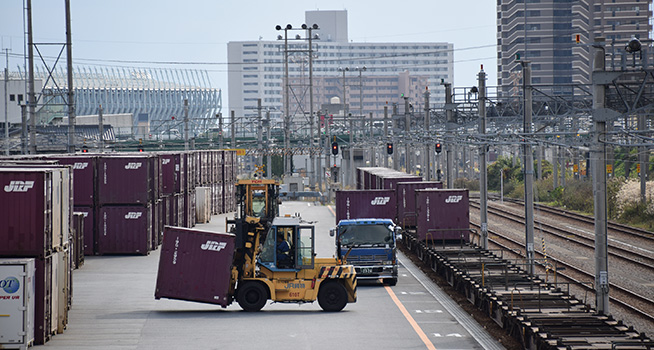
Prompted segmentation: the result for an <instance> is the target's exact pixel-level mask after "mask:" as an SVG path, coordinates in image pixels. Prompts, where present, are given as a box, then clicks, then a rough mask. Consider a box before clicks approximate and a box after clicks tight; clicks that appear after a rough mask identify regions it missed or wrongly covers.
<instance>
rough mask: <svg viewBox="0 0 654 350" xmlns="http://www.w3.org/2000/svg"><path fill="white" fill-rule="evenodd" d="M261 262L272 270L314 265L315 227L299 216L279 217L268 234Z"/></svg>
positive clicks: (262, 250)
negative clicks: (305, 222)
mask: <svg viewBox="0 0 654 350" xmlns="http://www.w3.org/2000/svg"><path fill="white" fill-rule="evenodd" d="M258 260H259V263H260V264H261V265H263V266H265V267H267V268H269V269H271V270H302V269H312V268H313V266H314V228H313V226H301V225H300V218H298V217H278V218H275V219H274V220H273V223H272V225H271V227H270V230H268V233H267V234H266V239H265V241H264V243H263V247H262V249H261V254H259V259H258Z"/></svg>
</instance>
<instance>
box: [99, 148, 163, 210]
mask: <svg viewBox="0 0 654 350" xmlns="http://www.w3.org/2000/svg"><path fill="white" fill-rule="evenodd" d="M149 157H150V156H147V155H142V156H137V155H129V156H116V155H111V156H110V155H106V156H105V155H103V156H101V157H100V158H99V160H98V197H99V199H98V203H99V205H105V204H124V205H133V204H141V205H145V204H147V203H148V202H149V201H150V199H151V197H150V191H151V182H152V173H151V171H150V164H151V163H150V160H149V159H148V158H149Z"/></svg>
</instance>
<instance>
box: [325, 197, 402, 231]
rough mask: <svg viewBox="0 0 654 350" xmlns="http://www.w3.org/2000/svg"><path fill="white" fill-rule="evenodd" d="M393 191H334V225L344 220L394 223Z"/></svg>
mask: <svg viewBox="0 0 654 350" xmlns="http://www.w3.org/2000/svg"><path fill="white" fill-rule="evenodd" d="M395 198H396V197H395V191H393V190H350V191H336V223H338V222H339V221H341V220H345V219H391V220H393V221H395V213H396V209H395Z"/></svg>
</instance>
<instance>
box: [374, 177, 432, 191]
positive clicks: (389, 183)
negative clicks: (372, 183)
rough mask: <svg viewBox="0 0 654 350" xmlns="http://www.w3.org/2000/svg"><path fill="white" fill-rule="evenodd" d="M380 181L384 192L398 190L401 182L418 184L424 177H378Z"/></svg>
mask: <svg viewBox="0 0 654 350" xmlns="http://www.w3.org/2000/svg"><path fill="white" fill-rule="evenodd" d="M378 179H379V180H378V181H380V186H381V187H380V189H382V190H394V189H396V188H397V184H398V183H399V182H416V181H422V177H420V176H415V175H402V176H397V175H390V176H384V175H381V176H378Z"/></svg>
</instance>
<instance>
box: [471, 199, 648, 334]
mask: <svg viewBox="0 0 654 350" xmlns="http://www.w3.org/2000/svg"><path fill="white" fill-rule="evenodd" d="M471 206H473V207H475V208H477V209H479V206H478V204H475V203H471ZM553 213H557V212H553ZM489 214H490V215H497V216H501V217H503V218H505V219H507V220H510V221H511V222H514V223H517V224H522V225H524V219H522V218H521V217H520V216H519V215H518V214H515V213H512V212H509V211H506V210H500V209H497V208H490V207H489ZM471 224H472V225H473V226H476V227H479V223H475V222H471ZM541 224H542V226H540V225H541ZM538 225H539V228H540V229H541V232H543V233H544V234H552V235H555V236H556V237H558V238H562V239H566V240H568V241H570V242H572V243H574V244H579V245H581V246H583V247H585V249H594V244H589V243H588V242H589V239H588V238H587V237H584V236H580V235H579V234H577V233H574V232H569V231H567V232H566V231H565V230H562V229H560V228H556V227H554V226H553V225H549V224H546V223H541V222H539V224H538ZM545 227H547V228H545ZM489 236H490V237H489V242H491V243H492V244H494V245H497V246H499V247H501V248H503V249H506V250H509V251H513V252H514V253H515V254H516V255H518V256H520V257H523V258H524V257H525V254H524V253H522V250H523V249H524V242H520V241H518V240H516V239H514V238H512V237H511V236H510V235H508V234H503V233H501V232H498V231H497V230H489ZM590 241H591V242H592V240H590ZM609 254H610V255H612V256H614V257H615V258H617V259H621V260H623V261H625V263H629V264H634V265H636V266H639V267H641V268H649V269H652V268H653V267H654V266H653V265H652V264H653V263H654V261H653V260H652V258H651V257H649V256H646V255H643V254H639V255H638V256H639V258H638V259H634V258H630V257H628V256H625V254H627V251H625V250H624V249H622V248H620V247H614V246H611V245H610V249H609ZM629 254H634V252H633V251H629ZM535 257H537V258H538V259H541V260H544V259H545V258H547V260H548V261H549V262H552V263H555V264H556V266H557V267H560V266H561V267H565V270H564V271H565V272H561V271H557V275H558V276H560V277H563V278H565V279H566V280H568V281H570V282H572V283H575V284H576V285H578V286H579V287H580V288H582V289H583V290H584V291H586V292H588V293H592V294H593V295H594V286H593V284H592V283H589V281H594V278H595V275H594V271H593V272H589V271H586V270H584V269H583V268H579V267H576V266H574V265H572V264H570V263H568V262H565V261H563V260H562V259H556V258H553V257H551V256H547V257H546V256H545V255H544V254H543V253H542V252H539V251H535ZM639 259H642V260H643V261H640V260H639ZM537 266H539V268H541V269H544V268H545V266H543V264H542V263H541V264H538V265H537ZM558 270H561V269H558ZM610 288H611V291H612V292H613V293H612V295H611V296H610V300H611V302H613V303H615V304H616V305H620V306H621V307H622V308H624V309H626V310H628V311H629V312H632V313H634V314H637V315H638V316H639V317H642V318H643V319H645V320H647V321H649V322H654V315H653V314H652V311H650V310H654V301H652V300H651V299H650V298H648V297H645V296H643V295H641V294H639V293H637V292H634V291H632V290H631V289H629V288H626V287H623V286H620V285H617V284H616V283H610Z"/></svg>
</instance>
